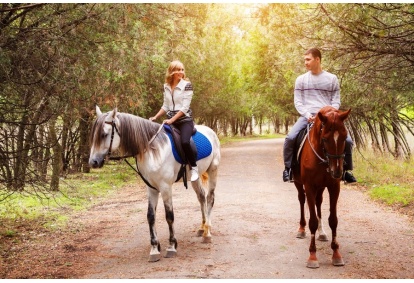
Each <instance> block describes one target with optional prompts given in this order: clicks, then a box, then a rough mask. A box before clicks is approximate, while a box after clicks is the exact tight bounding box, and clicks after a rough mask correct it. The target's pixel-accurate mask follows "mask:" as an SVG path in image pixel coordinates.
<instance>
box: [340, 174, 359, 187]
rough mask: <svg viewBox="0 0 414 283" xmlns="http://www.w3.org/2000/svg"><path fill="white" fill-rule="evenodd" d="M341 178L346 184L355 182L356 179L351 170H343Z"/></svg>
mask: <svg viewBox="0 0 414 283" xmlns="http://www.w3.org/2000/svg"><path fill="white" fill-rule="evenodd" d="M342 180H343V181H344V182H345V183H347V184H351V183H356V182H357V180H356V179H355V177H354V175H352V172H351V171H344V175H343V176H342Z"/></svg>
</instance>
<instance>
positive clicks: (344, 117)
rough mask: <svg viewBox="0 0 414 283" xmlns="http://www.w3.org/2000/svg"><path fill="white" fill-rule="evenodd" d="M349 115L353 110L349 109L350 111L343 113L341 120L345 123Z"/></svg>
mask: <svg viewBox="0 0 414 283" xmlns="http://www.w3.org/2000/svg"><path fill="white" fill-rule="evenodd" d="M349 113H351V108H349V109H348V111H345V112H342V113H341V114H340V118H341V120H342V121H345V120H346V119H347V118H348V116H349Z"/></svg>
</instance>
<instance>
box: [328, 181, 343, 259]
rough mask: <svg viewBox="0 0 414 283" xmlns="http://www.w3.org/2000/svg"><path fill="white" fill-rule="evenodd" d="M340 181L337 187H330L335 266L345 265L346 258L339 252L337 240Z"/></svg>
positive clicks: (330, 221)
mask: <svg viewBox="0 0 414 283" xmlns="http://www.w3.org/2000/svg"><path fill="white" fill-rule="evenodd" d="M339 186H340V185H339V182H338V186H337V187H333V188H328V190H329V206H330V214H329V219H328V220H329V227H331V230H332V242H331V248H332V251H333V255H332V264H333V265H335V266H343V265H345V263H344V260H343V259H342V256H341V254H340V253H339V244H338V242H337V240H336V228H337V226H338V216H337V203H338V198H339Z"/></svg>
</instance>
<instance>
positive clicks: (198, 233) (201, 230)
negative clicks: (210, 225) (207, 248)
mask: <svg viewBox="0 0 414 283" xmlns="http://www.w3.org/2000/svg"><path fill="white" fill-rule="evenodd" d="M203 234H204V230H203V229H199V230H198V231H197V237H201V236H203Z"/></svg>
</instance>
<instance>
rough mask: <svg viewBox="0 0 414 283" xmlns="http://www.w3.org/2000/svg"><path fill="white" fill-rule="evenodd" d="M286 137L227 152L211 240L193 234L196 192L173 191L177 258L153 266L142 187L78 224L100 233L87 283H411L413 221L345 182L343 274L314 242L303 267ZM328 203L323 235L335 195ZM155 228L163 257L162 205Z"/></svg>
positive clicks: (304, 247) (304, 249) (92, 241)
mask: <svg viewBox="0 0 414 283" xmlns="http://www.w3.org/2000/svg"><path fill="white" fill-rule="evenodd" d="M282 143H283V139H273V140H254V141H248V142H240V143H234V144H232V145H228V146H225V147H223V148H222V163H221V167H220V172H219V179H218V185H217V189H216V202H215V206H214V212H213V223H212V225H213V227H212V234H213V242H212V243H211V244H203V243H201V238H199V237H196V229H197V228H198V227H199V224H200V218H201V216H200V211H199V205H198V202H197V199H196V196H195V193H194V192H193V191H192V189H191V188H189V189H188V190H185V188H184V186H183V184H182V183H176V184H175V185H174V188H173V190H174V209H175V229H176V238H177V240H178V255H177V257H176V258H173V259H171V258H162V259H161V260H160V261H159V262H156V263H150V262H148V261H147V260H148V255H149V233H148V225H147V220H146V208H147V201H146V195H145V189H144V188H143V187H142V186H141V187H139V188H126V189H125V191H123V192H122V193H121V194H120V195H118V196H117V197H116V198H115V199H113V200H112V201H111V202H106V203H104V204H102V205H99V206H96V207H94V208H93V209H92V210H91V211H90V212H89V213H88V214H84V215H83V216H80V217H79V218H78V219H77V220H76V221H77V222H79V223H83V225H84V227H85V229H92V230H90V231H95V233H92V236H90V237H88V239H85V240H84V241H83V245H84V246H85V245H86V246H88V247H93V251H94V252H93V253H88V254H87V256H85V258H83V261H84V262H85V263H88V265H87V266H88V268H87V269H86V270H83V271H84V272H82V273H84V275H83V276H82V278H413V277H414V271H413V270H412V263H413V262H414V241H413V239H414V226H413V223H411V222H410V221H409V220H408V219H407V218H406V217H404V216H401V215H399V214H396V213H395V212H392V211H391V210H387V209H384V208H382V207H380V206H379V205H377V204H375V203H372V202H371V201H369V200H368V198H367V197H366V196H365V195H364V194H363V193H362V192H359V191H357V190H355V189H352V188H351V187H347V186H345V185H342V192H341V196H340V200H339V227H338V241H339V244H340V245H341V253H342V255H343V257H344V260H345V266H344V267H334V266H332V265H331V262H330V258H331V249H330V242H317V248H318V256H319V262H320V268H319V269H315V270H312V269H308V268H306V259H307V257H308V246H309V236H308V237H307V238H306V239H297V238H295V235H296V230H297V228H298V221H299V219H298V217H299V204H298V201H297V195H296V189H295V187H294V185H293V184H286V183H283V182H282V181H281V177H280V176H281V172H282V163H283V162H282V159H281V151H282V149H281V148H282ZM325 200H326V202H325V203H324V206H323V212H322V214H323V221H324V224H325V230H326V232H327V233H328V235H329V236H330V229H329V226H328V224H327V217H328V213H329V209H328V206H327V205H328V202H327V200H328V196H327V195H325ZM157 231H158V234H159V238H160V240H161V248H162V250H163V251H164V249H165V247H166V245H167V242H168V228H167V224H166V222H165V220H164V211H163V206H162V203H161V200H160V203H159V209H158V212H157Z"/></svg>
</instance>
